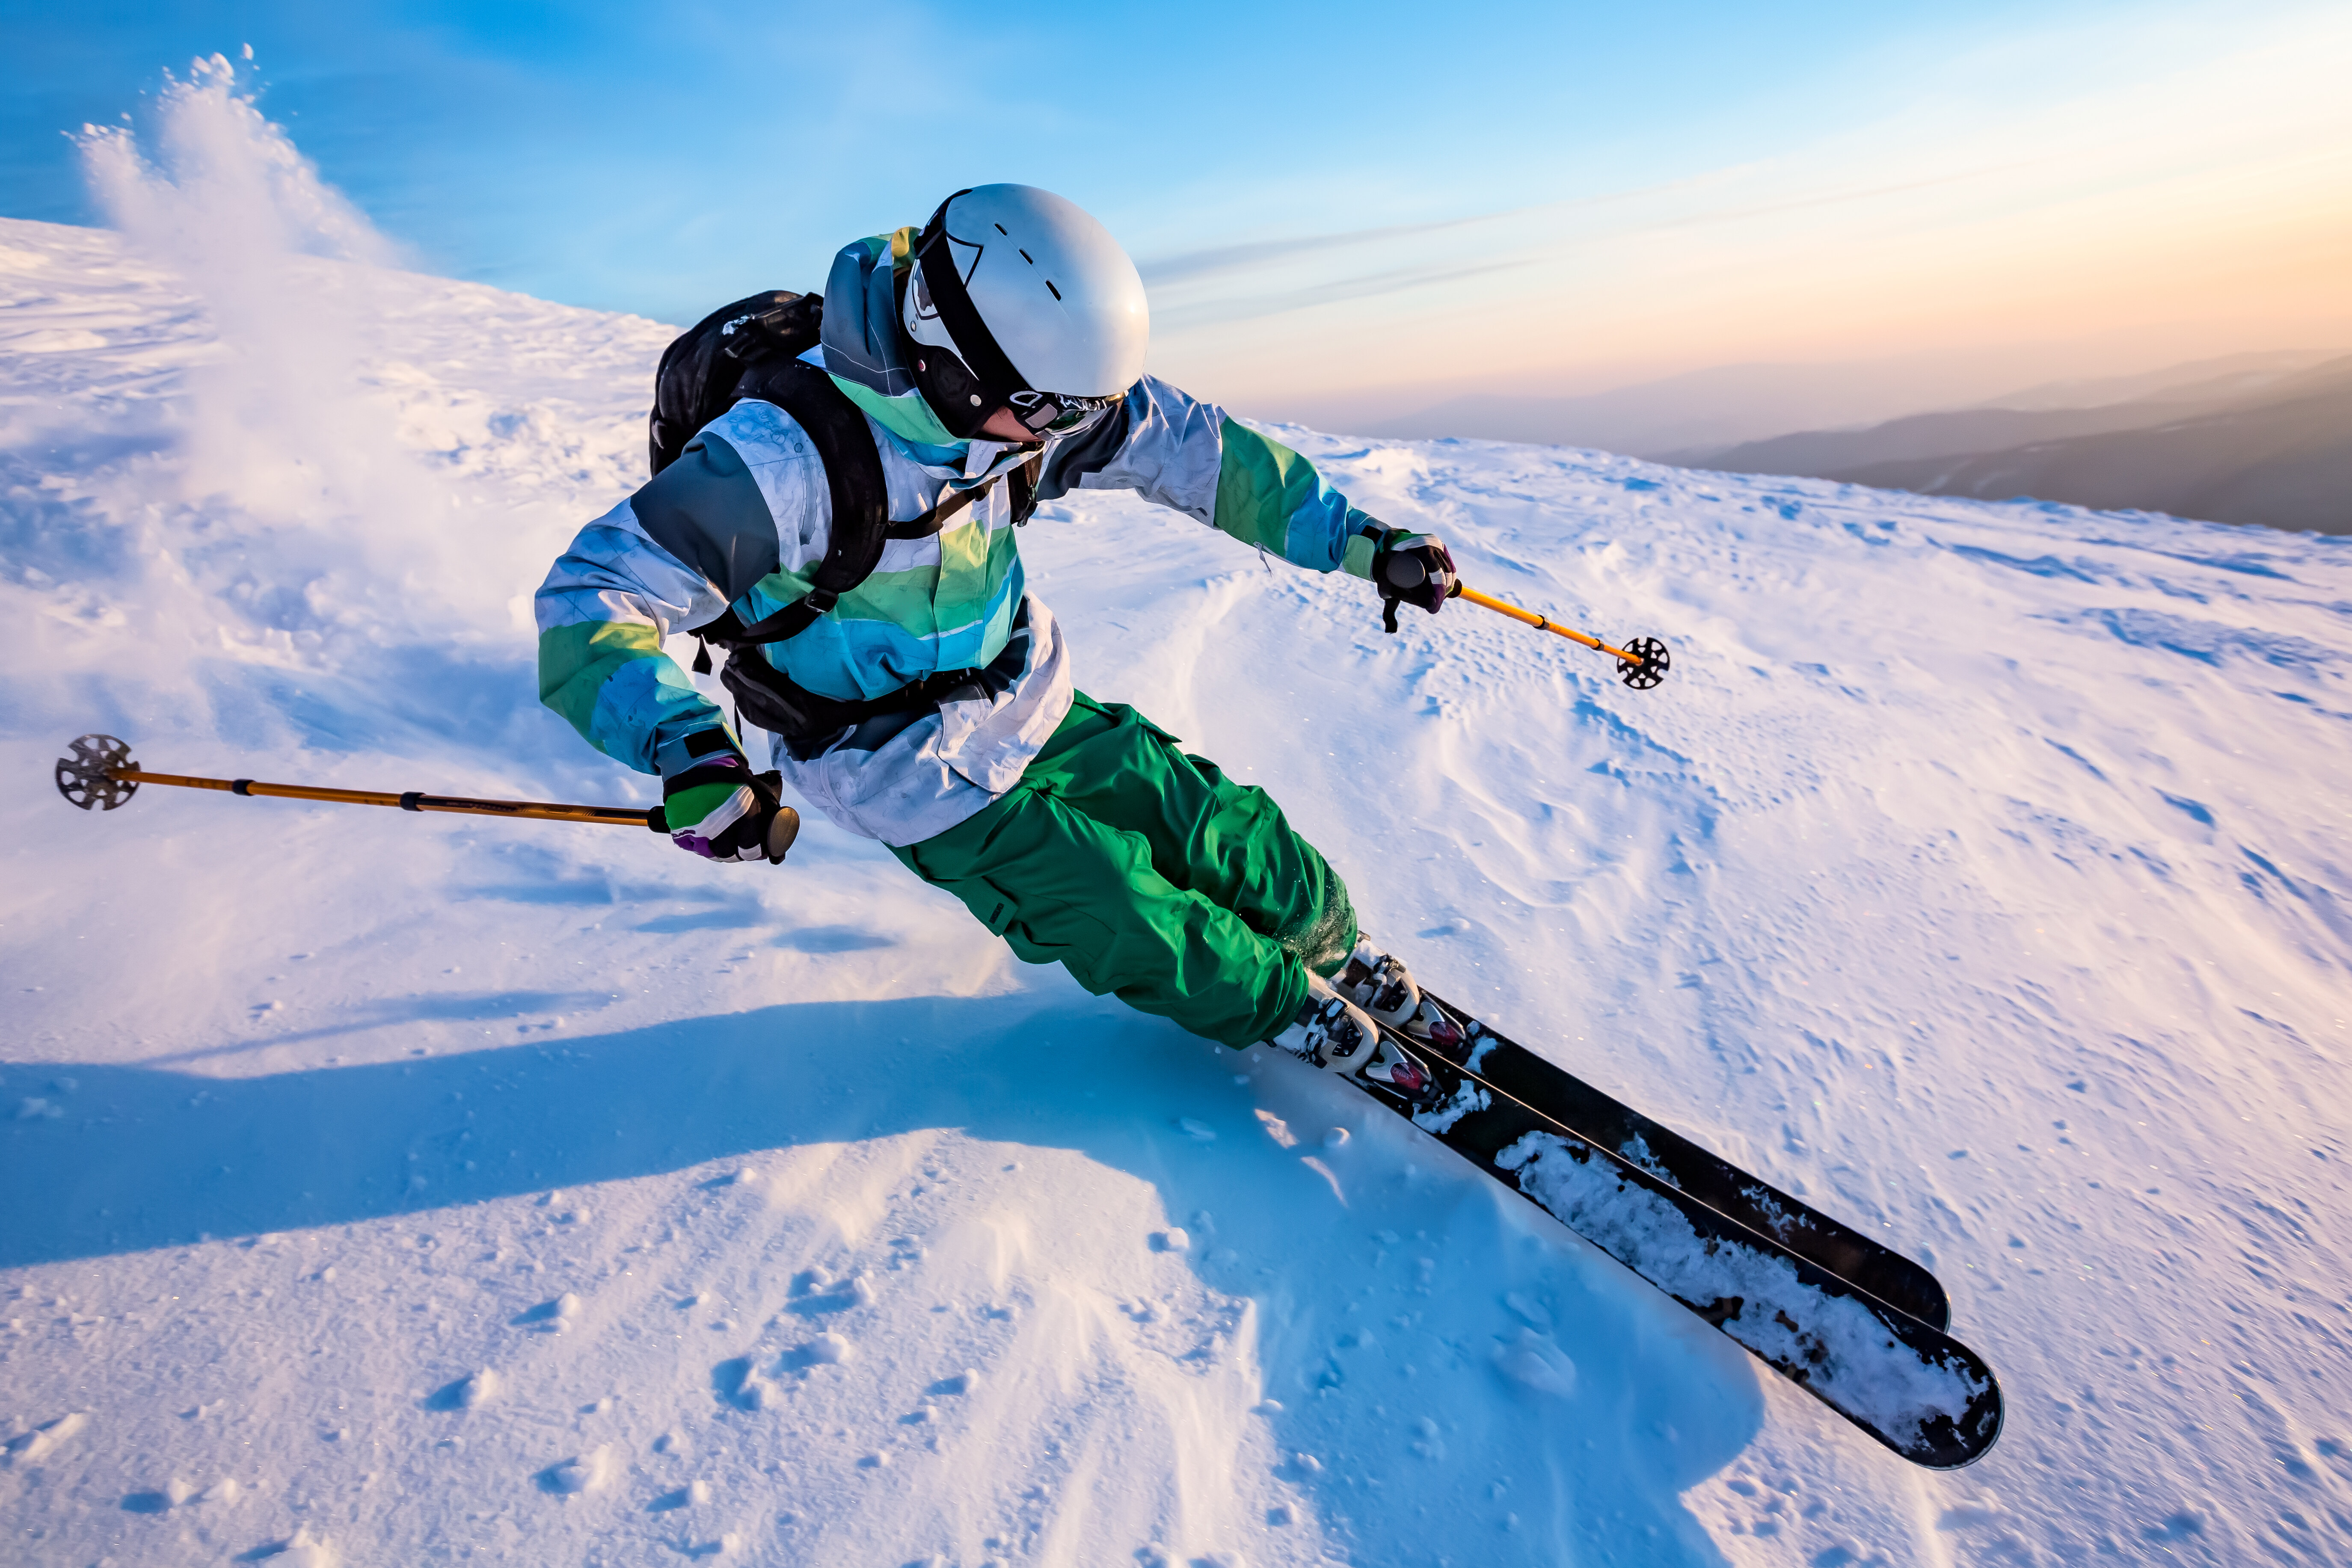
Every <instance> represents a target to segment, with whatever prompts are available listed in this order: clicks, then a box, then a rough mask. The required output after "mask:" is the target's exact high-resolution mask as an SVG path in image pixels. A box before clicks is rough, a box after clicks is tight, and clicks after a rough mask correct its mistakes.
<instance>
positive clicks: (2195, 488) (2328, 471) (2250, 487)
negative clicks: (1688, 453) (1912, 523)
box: [1707, 355, 2352, 534]
mask: <svg viewBox="0 0 2352 1568" xmlns="http://www.w3.org/2000/svg"><path fill="white" fill-rule="evenodd" d="M1993 412H1994V411H1980V414H1979V416H1970V415H1964V414H1956V415H1945V416H1937V415H1928V416H1920V417H1918V418H1916V419H1910V420H1896V421H1894V422H1893V425H1894V426H1924V425H1933V426H1934V430H1933V432H1921V431H1917V430H1908V431H1899V432H1895V433H1893V434H1883V433H1885V432H1888V431H1890V430H1892V426H1879V427H1878V428H1877V429H1876V430H1874V431H1858V432H1852V433H1850V434H1851V436H1852V437H1871V436H1880V437H1882V440H1883V442H1884V443H1885V445H1894V444H1896V443H1899V442H1901V441H1904V440H1915V441H1929V440H1934V439H1938V438H1941V437H1940V435H1939V434H1937V433H1946V432H1958V431H1959V430H1961V429H1964V428H1967V429H1983V430H1987V431H1990V430H1993V429H1997V428H2002V427H2017V428H2021V426H2000V424H1999V423H1998V422H1997V421H1991V420H1982V421H1981V422H1980V423H1978V424H1974V425H1971V424H1968V423H1966V422H1967V421H1969V420H1971V419H1972V418H1980V416H1981V415H1988V414H1991V413H1993ZM2135 415H2136V416H2137V417H2135ZM2021 417H2023V418H2026V419H2029V420H2038V421H2041V422H2042V426H2041V429H2042V434H2043V435H2044V436H2045V437H2051V438H2044V439H2038V440H2028V441H2024V442H2021V443H2018V444H2016V445H2013V446H2008V447H1996V448H1995V449H1991V450H1979V451H1976V452H1959V453H1952V452H1946V453H1937V454H1934V455H1923V456H1906V457H1898V458H1888V459H1884V460H1879V461H1871V462H1861V463H1838V462H1834V461H1832V462H1827V463H1822V464H1821V465H1819V466H1812V465H1811V464H1803V465H1801V464H1796V463H1784V462H1780V461H1770V460H1768V461H1765V462H1760V463H1759V462H1751V461H1749V460H1748V459H1749V458H1751V457H1756V456H1763V457H1766V458H1773V457H1776V456H1780V455H1785V454H1795V455H1802V454H1804V453H1805V452H1808V451H1820V452H1829V451H1832V450H1835V449H1837V446H1836V443H1835V441H1834V439H1833V437H1834V433H1824V434H1822V435H1821V436H1818V437H1810V438H1809V437H1782V438H1780V440H1779V441H1772V442H1758V443H1754V444H1753V445H1752V446H1750V447H1735V448H1732V449H1730V450H1728V451H1726V452H1724V453H1722V454H1719V455H1718V456H1717V457H1716V458H1713V459H1711V460H1710V461H1709V462H1708V464H1707V466H1708V467H1710V468H1721V469H1726V470H1728V471H1732V472H1744V473H1756V472H1780V473H1791V474H1801V475H1805V476H1807V477H1810V478H1816V479H1842V480H1845V481H1847V482H1849V483H1853V484H1863V485H1872V486H1875V487H1877V488H1879V489H1906V490H1916V491H1918V492H1920V493H1922V494H1926V495H1951V496H1974V497H1978V498H1979V499H1982V500H2002V499H2006V498H2010V497H2015V496H2031V497H2032V498H2034V499H2035V500H2054V501H2065V502H2068V503H2070V504H2072V505H2075V506H2087V507H2097V508H2101V509H2103V510H2146V511H2165V512H2171V513H2173V514H2174V515H2176V516H2179V517H2195V518H2203V519H2207V520H2210V521H2216V522H2234V523H2252V524H2260V525H2262V526H2263V527H2268V528H2279V529H2287V530H2291V531H2303V530H2310V531H2315V532H2319V533H2339V534H2352V355H2347V356H2346V357H2344V358H2341V359H2335V360H2330V361H2328V362H2326V363H2324V364H2321V365H2318V366H2315V368H2313V369H2311V370H2308V371H2305V372H2303V373H2301V374H2296V375H2291V376H2287V377H2284V378H2282V379H2280V380H2278V381H2275V382H2273V383H2272V384H2269V385H2267V386H2265V387H2263V388H2262V389H2261V390H2259V391H2256V392H2252V393H2246V394H2241V395H2238V396H2236V397H2233V398H2223V399H2221V400H2218V401H2209V402H2204V403H2193V402H2192V403H2185V404H2184V403H2174V402H2170V401H2158V400H2155V399H2150V400H2148V401H2146V402H2143V403H2137V404H2119V405H2113V406H2111V407H2108V408H2094V409H2075V410H2059V411H2053V413H2050V414H2042V415H2026V416H2021ZM1938 420H1941V421H1946V422H1948V423H1945V424H1941V425H1936V424H1935V423H1934V422H1936V421H1938ZM2070 424H2071V425H2072V426H2074V428H2072V429H2065V428H2064V427H2065V426H2068V425H2070ZM2062 430H2063V434H2062V433H2060V432H2061V431H2062ZM1809 440H1810V441H1811V446H1810V447H1807V446H1804V445H1802V444H1803V443H1806V442H1808V441H1809ZM1860 445H1861V443H1859V442H1858V441H1850V442H1849V443H1848V444H1847V447H1846V449H1849V450H1854V449H1859V447H1860ZM1766 447H1774V448H1779V449H1780V450H1779V452H1778V453H1759V448H1766Z"/></svg>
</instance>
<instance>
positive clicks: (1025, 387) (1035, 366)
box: [902, 185, 1151, 437]
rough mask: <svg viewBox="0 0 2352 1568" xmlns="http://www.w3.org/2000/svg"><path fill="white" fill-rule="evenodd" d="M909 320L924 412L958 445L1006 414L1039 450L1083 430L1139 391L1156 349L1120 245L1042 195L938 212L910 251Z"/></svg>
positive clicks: (976, 198)
mask: <svg viewBox="0 0 2352 1568" xmlns="http://www.w3.org/2000/svg"><path fill="white" fill-rule="evenodd" d="M902 313H903V319H904V321H905V323H906V328H907V335H908V337H910V338H912V339H913V340H914V342H915V345H916V346H915V362H916V382H917V384H919V386H921V388H922V391H923V397H924V401H926V402H928V403H929V404H930V405H931V407H932V409H933V410H934V411H935V412H936V413H938V414H939V416H940V418H941V419H942V421H944V422H945V423H946V424H947V426H948V427H949V428H950V429H951V430H953V431H954V432H955V433H956V434H957V435H959V436H971V435H972V434H973V433H975V432H976V431H977V430H978V428H979V426H981V425H982V423H983V422H984V421H985V420H986V419H987V418H988V417H989V416H991V415H992V414H993V413H995V412H996V410H997V409H999V408H1002V407H1010V408H1012V409H1013V412H1014V413H1015V414H1016V415H1017V416H1019V417H1020V419H1021V422H1022V424H1024V426H1027V427H1028V428H1029V430H1030V431H1031V432H1032V433H1034V434H1035V435H1038V436H1041V437H1042V436H1045V435H1049V434H1052V433H1055V432H1057V431H1063V430H1069V429H1073V428H1076V426H1079V425H1082V424H1084V423H1086V422H1087V420H1088V419H1089V418H1091V417H1093V416H1094V415H1095V414H1096V413H1097V412H1098V411H1099V410H1101V409H1103V408H1107V407H1108V406H1110V405H1112V404H1114V403H1116V402H1118V399H1119V398H1120V397H1121V396H1122V395H1125V393H1126V391H1127V389H1128V388H1129V387H1130V386H1132V385H1134V384H1135V383H1136V380H1137V378H1138V377H1139V376H1141V375H1142V374H1143V351H1144V346H1145V344H1146V343H1147V342H1149V341H1150V336H1151V312H1150V307H1149V306H1148V305H1146V304H1145V302H1144V298H1143V279H1141V278H1139V277H1138V276H1137V275H1136V270H1135V263H1134V262H1132V261H1130V260H1129V259H1128V256H1127V252H1126V251H1124V250H1122V249H1120V248H1119V244H1118V241H1117V240H1115V239H1113V238H1112V237H1110V231H1109V230H1108V229H1107V228H1105V227H1103V226H1102V225H1101V224H1099V223H1097V222H1096V221H1095V220H1094V218H1093V217H1092V216H1089V215H1088V214H1087V212H1086V211H1085V209H1083V208H1081V207H1079V206H1078V205H1076V204H1075V203H1072V202H1068V201H1066V200H1064V199H1063V198H1062V197H1060V196H1057V195H1054V193H1053V192H1051V191H1041V190H1039V189H1038V188H1037V187H1036V186H1034V185H979V186H975V187H974V188H972V189H971V190H965V191H958V192H956V194H955V195H951V196H950V197H949V198H948V199H947V200H946V201H943V202H941V203H940V207H939V210H938V211H937V212H935V213H933V214H932V215H931V221H930V222H929V223H928V224H926V225H925V226H923V231H922V234H921V236H920V237H919V238H918V239H917V240H916V242H915V265H914V268H913V274H912V277H911V278H910V279H908V288H907V297H906V302H905V305H904V306H903V310H902ZM927 349H929V350H934V351H936V350H942V349H943V350H945V351H947V352H946V353H944V354H942V353H925V352H924V351H925V350H927Z"/></svg>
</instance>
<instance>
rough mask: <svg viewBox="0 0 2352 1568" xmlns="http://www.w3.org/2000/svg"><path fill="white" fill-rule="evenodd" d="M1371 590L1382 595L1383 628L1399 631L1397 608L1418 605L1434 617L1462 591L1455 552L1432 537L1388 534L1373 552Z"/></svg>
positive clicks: (1399, 530) (1400, 532)
mask: <svg viewBox="0 0 2352 1568" xmlns="http://www.w3.org/2000/svg"><path fill="white" fill-rule="evenodd" d="M1372 586H1374V587H1375V588H1378V589H1379V590H1380V592H1381V625H1382V626H1386V627H1388V629H1389V630H1391V631H1394V630H1396V629H1397V606H1398V605H1420V606H1421V607H1422V608H1423V609H1424V610H1427V611H1428V612H1429V613H1430V614H1431V615H1435V614H1437V612H1438V611H1439V610H1441V609H1444V607H1445V601H1446V600H1448V599H1450V598H1452V597H1454V595H1456V594H1458V593H1460V592H1461V591H1462V580H1461V578H1459V577H1457V576H1456V575H1454V552H1452V551H1450V550H1448V549H1446V548H1445V544H1444V541H1443V540H1441V539H1439V538H1438V537H1437V535H1435V534H1433V533H1408V532H1406V531H1404V530H1403V529H1402V528H1392V529H1391V530H1389V531H1388V533H1387V535H1386V536H1385V537H1383V538H1382V539H1381V542H1380V547H1379V548H1378V549H1377V550H1375V551H1374V552H1372Z"/></svg>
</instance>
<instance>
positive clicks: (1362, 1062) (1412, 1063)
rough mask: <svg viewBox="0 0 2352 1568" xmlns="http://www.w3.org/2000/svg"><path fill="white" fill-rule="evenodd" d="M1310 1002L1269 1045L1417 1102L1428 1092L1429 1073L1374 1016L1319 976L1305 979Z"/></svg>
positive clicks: (1312, 974) (1309, 976) (1310, 976)
mask: <svg viewBox="0 0 2352 1568" xmlns="http://www.w3.org/2000/svg"><path fill="white" fill-rule="evenodd" d="M1266 1043H1267V1044H1268V1045H1271V1046H1273V1047H1275V1048H1276V1049H1277V1050H1283V1051H1288V1052H1289V1053H1290V1054H1291V1055H1292V1056H1294V1057H1297V1058H1298V1059H1299V1060H1301V1061H1303V1062H1306V1063H1307V1064H1308V1065H1309V1066H1311V1067H1318V1068H1327V1069H1328V1070H1329V1071H1332V1072H1336V1073H1344V1074H1346V1075H1348V1076H1349V1077H1352V1078H1360V1079H1363V1080H1365V1081H1366V1082H1367V1083H1376V1084H1381V1085H1382V1086H1384V1087H1386V1088H1388V1089H1392V1090H1394V1091H1395V1092H1397V1093H1399V1094H1402V1095H1403V1096H1404V1097H1405V1098H1406V1099H1407V1100H1412V1101H1413V1102H1415V1103H1416V1104H1417V1103H1419V1102H1420V1101H1421V1100H1423V1099H1424V1098H1425V1097H1426V1096H1427V1095H1428V1094H1429V1092H1430V1089H1431V1087H1432V1085H1431V1080H1430V1074H1429V1069H1428V1068H1426V1067H1424V1066H1423V1065H1422V1064H1421V1063H1420V1062H1419V1061H1417V1060H1415V1059H1414V1058H1413V1056H1412V1052H1410V1051H1408V1050H1406V1049H1405V1048H1404V1047H1402V1046H1401V1045H1400V1044H1398V1043H1397V1041H1396V1039H1395V1038H1394V1037H1391V1036H1386V1035H1383V1034H1382V1033H1381V1026H1379V1025H1378V1024H1376V1023H1374V1022H1373V1021H1372V1019H1371V1016H1370V1014H1368V1013H1366V1012H1365V1011H1364V1010H1363V1009H1362V1008H1361V1007H1359V1006H1357V1005H1355V1004H1354V1003H1353V1002H1350V1001H1349V1000H1348V998H1347V997H1345V996H1343V995H1341V994H1339V991H1337V990H1336V989H1334V988H1333V986H1332V984H1331V983H1330V982H1329V981H1328V980H1326V979H1324V978H1323V977H1322V976H1321V975H1319V974H1317V973H1313V972H1311V971H1310V972H1309V973H1308V974H1307V1001H1306V1003H1305V1004H1304V1005H1301V1006H1300V1007H1299V1009H1298V1014H1297V1016H1296V1017H1294V1018H1292V1019H1291V1021H1290V1026H1289V1027H1288V1028H1286V1029H1285V1030H1283V1031H1282V1033H1280V1034H1279V1035H1276V1037H1274V1038H1273V1039H1271V1040H1269V1041H1267V1042H1266Z"/></svg>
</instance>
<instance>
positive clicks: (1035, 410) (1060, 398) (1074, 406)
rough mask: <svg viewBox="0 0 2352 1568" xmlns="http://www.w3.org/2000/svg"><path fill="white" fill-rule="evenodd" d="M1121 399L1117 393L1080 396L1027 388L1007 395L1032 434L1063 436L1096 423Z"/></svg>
mask: <svg viewBox="0 0 2352 1568" xmlns="http://www.w3.org/2000/svg"><path fill="white" fill-rule="evenodd" d="M1118 400H1119V399H1118V395H1117V394H1115V393H1114V394H1113V395H1110V396H1108V397H1079V396H1074V395H1070V394H1067V393H1060V392H1030V391H1027V390H1025V389H1024V390H1023V391H1020V392H1016V393H1013V394H1012V395H1009V396H1007V397H1006V398H1005V400H1004V403H1005V406H1006V407H1008V408H1010V409H1012V410H1013V417H1014V418H1015V419H1018V420H1020V421H1021V427H1022V428H1023V429H1024V430H1026V431H1028V432H1029V433H1030V434H1031V435H1033V436H1062V435H1066V434H1068V433H1069V432H1070V431H1072V430H1076V429H1078V428H1080V427H1082V426H1087V425H1091V424H1093V423H1094V422H1095V421H1096V420H1097V419H1098V418H1100V417H1101V416H1102V415H1103V413H1104V411H1105V410H1107V409H1108V408H1111V407H1113V406H1115V405H1117V404H1118Z"/></svg>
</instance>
